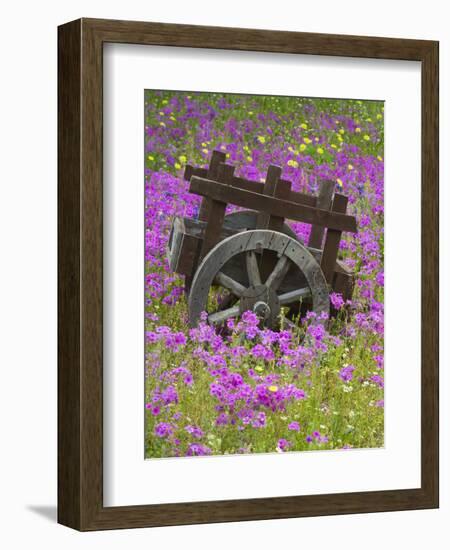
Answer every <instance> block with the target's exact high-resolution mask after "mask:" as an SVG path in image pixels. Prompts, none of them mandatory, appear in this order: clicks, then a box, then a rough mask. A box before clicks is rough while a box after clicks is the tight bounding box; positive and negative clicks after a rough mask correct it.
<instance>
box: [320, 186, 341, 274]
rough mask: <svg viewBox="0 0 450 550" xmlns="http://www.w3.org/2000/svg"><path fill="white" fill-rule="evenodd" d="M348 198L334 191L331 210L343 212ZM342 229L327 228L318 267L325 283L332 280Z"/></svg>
mask: <svg viewBox="0 0 450 550" xmlns="http://www.w3.org/2000/svg"><path fill="white" fill-rule="evenodd" d="M347 202H348V198H347V197H346V196H344V195H340V194H338V193H336V194H335V195H334V199H333V206H332V210H333V212H339V213H344V212H345V211H346V210H347ZM341 236H342V230H340V229H338V228H331V229H330V228H328V229H327V236H326V238H325V244H324V245H323V254H322V260H321V262H320V267H321V268H322V271H323V273H324V275H325V279H326V280H327V283H330V284H331V283H332V282H333V276H334V269H335V265H336V259H337V255H338V251H339V243H340V242H341Z"/></svg>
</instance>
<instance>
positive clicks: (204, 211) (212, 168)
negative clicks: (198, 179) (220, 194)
mask: <svg viewBox="0 0 450 550" xmlns="http://www.w3.org/2000/svg"><path fill="white" fill-rule="evenodd" d="M225 160H226V155H225V153H223V152H222V151H213V152H212V155H211V159H210V161H209V168H208V171H207V173H206V177H207V178H208V179H210V180H215V179H217V174H218V171H219V165H220V164H221V163H222V162H225ZM208 208H209V201H208V200H205V199H203V200H202V204H201V205H200V211H199V214H198V219H199V220H207V219H208Z"/></svg>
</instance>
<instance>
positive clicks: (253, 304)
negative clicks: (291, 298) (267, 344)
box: [239, 285, 280, 326]
mask: <svg viewBox="0 0 450 550" xmlns="http://www.w3.org/2000/svg"><path fill="white" fill-rule="evenodd" d="M239 309H240V313H241V314H242V313H243V312H244V311H253V312H254V313H255V314H256V315H257V316H258V317H259V318H260V319H261V322H262V323H263V324H264V325H266V326H275V325H276V323H277V319H278V315H279V313H280V302H279V300H278V296H277V294H276V292H274V291H273V290H272V289H271V288H267V287H266V286H265V285H256V286H249V287H248V288H247V289H246V290H245V292H244V293H243V294H242V296H241V299H240V302H239Z"/></svg>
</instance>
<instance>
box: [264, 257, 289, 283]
mask: <svg viewBox="0 0 450 550" xmlns="http://www.w3.org/2000/svg"><path fill="white" fill-rule="evenodd" d="M289 267H290V262H289V258H288V257H287V256H281V258H280V259H279V260H278V262H277V263H276V265H275V267H274V268H273V271H272V273H271V274H270V275H269V276H268V277H267V281H266V286H267V287H270V288H272V289H273V290H276V289H277V288H278V287H279V286H280V285H281V283H282V281H283V279H284V277H285V276H286V274H287V272H288V270H289Z"/></svg>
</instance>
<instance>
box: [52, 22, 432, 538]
mask: <svg viewBox="0 0 450 550" xmlns="http://www.w3.org/2000/svg"><path fill="white" fill-rule="evenodd" d="M106 42H115V43H129V44H141V45H163V46H179V47H194V48H214V49H226V50H245V51H261V52H279V53H292V54H310V55H321V56H324V55H326V56H344V57H358V58H374V59H392V60H412V61H419V62H420V63H421V67H422V214H421V215H422V250H421V257H422V283H421V284H422V328H421V330H422V357H421V361H422V363H421V391H422V401H421V419H422V420H421V422H422V426H421V480H422V481H421V487H420V488H417V489H405V490H387V491H374V492H359V493H342V494H320V495H310V496H289V497H277V498H258V499H246V500H231V501H211V502H193V503H174V504H154V505H139V506H126V507H125V506H119V507H104V505H103V447H102V442H103V434H102V430H103V427H102V423H103V401H102V396H103V389H102V380H103V378H102V368H103V367H102V328H103V319H102V315H103V313H102V312H103V296H102V276H103V261H102V243H103V235H102V220H103V214H102V187H103V182H102V160H103V159H102V87H103V82H102V79H103V73H102V69H103V67H102V59H103V57H102V56H103V53H102V47H103V44H104V43H106ZM58 52H59V53H58V133H59V138H58V233H59V237H58V278H59V286H58V302H59V305H58V308H59V310H58V521H59V522H60V523H61V524H64V525H67V526H69V527H72V528H75V529H78V530H81V531H90V530H98V529H115V528H131V527H151V526H167V525H181V524H194V523H210V522H228V521H248V520H257V519H271V518H291V517H303V516H320V515H330V514H351V513H365V512H381V511H393V510H413V509H425V508H436V507H438V493H439V490H438V480H439V477H438V458H439V454H438V441H439V439H438V437H439V436H438V258H439V252H438V137H439V132H438V43H437V42H433V41H425V40H401V39H392V38H372V37H360V36H338V35H326V34H309V33H294V32H282V31H266V30H253V29H252V30H250V29H238V28H220V27H203V26H190V25H170V24H162V23H143V22H129V21H109V20H101V19H79V20H77V21H73V22H71V23H67V24H65V25H62V26H60V27H59V29H58Z"/></svg>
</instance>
